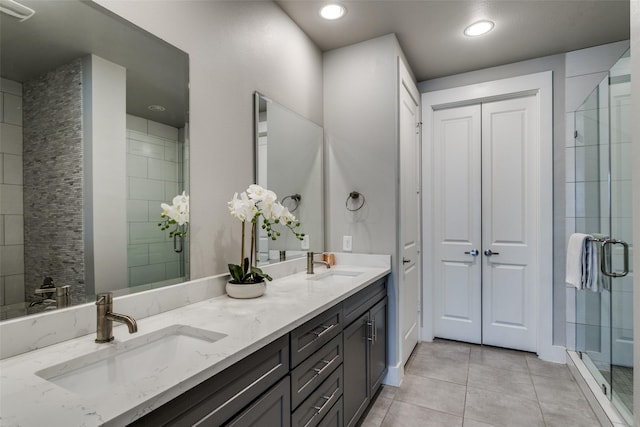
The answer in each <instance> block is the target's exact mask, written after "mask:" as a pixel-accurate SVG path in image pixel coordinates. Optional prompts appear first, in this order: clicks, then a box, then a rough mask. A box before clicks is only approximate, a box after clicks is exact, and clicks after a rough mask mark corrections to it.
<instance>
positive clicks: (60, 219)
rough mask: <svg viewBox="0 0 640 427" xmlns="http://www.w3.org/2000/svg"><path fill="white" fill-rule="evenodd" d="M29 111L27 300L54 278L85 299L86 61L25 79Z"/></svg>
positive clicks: (25, 109) (26, 137) (26, 131)
mask: <svg viewBox="0 0 640 427" xmlns="http://www.w3.org/2000/svg"><path fill="white" fill-rule="evenodd" d="M62 105H64V108H61V106H62ZM23 114H24V116H23V122H24V131H23V132H24V142H23V159H24V161H23V170H24V173H23V176H24V230H25V234H24V245H25V260H24V261H25V262H24V271H25V294H26V295H25V297H26V299H25V300H26V301H33V300H34V299H35V300H39V299H40V298H39V297H35V296H34V294H33V292H34V289H36V288H39V287H40V286H41V285H42V282H43V279H44V277H45V276H50V277H52V278H53V279H54V281H55V284H56V286H63V285H71V299H72V302H74V303H79V302H84V295H85V277H84V241H83V229H84V222H83V214H82V211H81V210H78V209H77V206H78V205H81V204H82V196H83V190H82V189H83V185H82V181H83V168H82V159H83V147H82V145H83V139H82V60H81V59H77V60H75V61H73V62H71V63H69V64H67V65H63V66H61V67H59V68H57V69H55V70H52V71H50V72H48V73H47V74H45V75H43V76H41V77H39V78H37V79H34V80H31V81H28V82H25V83H24V84H23ZM45 153H46V156H45Z"/></svg>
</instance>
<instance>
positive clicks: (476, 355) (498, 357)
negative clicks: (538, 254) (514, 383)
mask: <svg viewBox="0 0 640 427" xmlns="http://www.w3.org/2000/svg"><path fill="white" fill-rule="evenodd" d="M527 354H529V353H523V352H517V351H513V350H504V349H499V348H495V347H486V346H474V347H471V354H470V356H469V362H470V363H476V364H478V365H486V366H491V367H494V368H500V369H506V370H509V371H520V372H529V368H528V367H527V360H526V357H525V355H527Z"/></svg>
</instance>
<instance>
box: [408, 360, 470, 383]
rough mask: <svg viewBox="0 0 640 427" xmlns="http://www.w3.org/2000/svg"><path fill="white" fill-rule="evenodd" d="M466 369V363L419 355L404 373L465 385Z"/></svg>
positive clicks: (467, 365)
mask: <svg viewBox="0 0 640 427" xmlns="http://www.w3.org/2000/svg"><path fill="white" fill-rule="evenodd" d="M468 367H469V364H468V363H467V362H466V361H456V360H451V359H449V358H442V357H438V356H432V355H424V354H421V355H416V357H414V358H413V359H412V360H411V362H410V363H409V364H407V369H406V373H407V374H411V375H417V376H420V377H425V378H433V379H437V380H442V381H449V382H452V383H456V384H462V385H466V384H467V374H468Z"/></svg>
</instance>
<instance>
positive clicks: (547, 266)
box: [421, 71, 566, 363]
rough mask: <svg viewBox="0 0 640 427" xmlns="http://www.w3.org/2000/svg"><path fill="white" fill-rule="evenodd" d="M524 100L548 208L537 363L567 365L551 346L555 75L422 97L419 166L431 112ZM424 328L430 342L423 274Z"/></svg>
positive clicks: (427, 230)
mask: <svg viewBox="0 0 640 427" xmlns="http://www.w3.org/2000/svg"><path fill="white" fill-rule="evenodd" d="M523 95H535V96H536V99H537V103H538V117H539V123H540V126H539V129H540V133H539V141H540V146H539V150H540V151H539V158H538V168H537V170H538V171H539V176H538V184H539V191H538V206H541V207H549V209H545V210H544V211H541V213H540V215H539V217H538V221H539V223H538V242H539V246H538V259H539V262H540V272H539V273H540V283H539V287H538V290H537V293H536V294H537V296H536V298H537V301H536V312H537V317H536V321H537V330H538V338H537V353H538V356H539V357H540V358H541V359H544V360H549V361H554V362H560V363H564V362H565V354H566V353H565V351H564V347H560V346H554V345H553V209H552V208H551V207H552V206H553V176H552V174H550V173H548V171H552V170H553V72H552V71H544V72H541V73H534V74H528V75H524V76H519V77H512V78H508V79H502V80H494V81H489V82H484V83H479V84H473V85H468V86H461V87H457V88H452V89H445V90H439V91H434V92H427V93H424V94H422V122H423V123H424V131H423V138H424V139H423V150H422V164H423V168H424V170H425V171H430V170H432V168H431V165H432V161H433V154H432V147H433V144H432V140H431V139H432V129H433V126H432V123H433V112H434V111H435V110H438V109H443V108H448V107H453V106H461V105H469V104H475V103H479V102H488V101H495V100H500V99H509V98H515V97H519V96H523ZM422 181H423V185H422V188H423V207H422V218H423V233H424V235H425V236H431V235H433V223H432V221H433V218H432V215H431V210H432V205H433V203H434V202H433V200H432V197H431V194H432V191H431V189H432V184H433V179H432V177H431V174H430V173H428V172H427V173H424V174H423V177H422ZM432 246H433V245H432V242H431V240H430V239H428V238H425V239H424V241H423V245H422V250H423V263H424V271H425V272H427V271H433V265H432V264H433V247H432ZM423 278H424V279H423V295H424V299H423V301H424V305H423V328H422V337H421V338H422V340H423V341H431V340H432V339H433V318H432V316H433V312H434V310H433V307H432V304H433V292H434V287H433V283H432V282H433V280H432V277H430V276H429V275H428V274H424V275H423Z"/></svg>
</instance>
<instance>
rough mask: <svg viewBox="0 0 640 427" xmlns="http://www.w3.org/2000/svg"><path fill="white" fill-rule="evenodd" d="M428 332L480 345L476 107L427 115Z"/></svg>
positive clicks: (478, 182)
mask: <svg viewBox="0 0 640 427" xmlns="http://www.w3.org/2000/svg"><path fill="white" fill-rule="evenodd" d="M432 131H433V141H434V146H433V155H434V162H433V172H432V173H433V177H434V178H433V191H434V194H433V199H434V200H435V201H436V203H435V212H434V227H433V234H434V235H433V239H434V245H435V247H434V255H435V261H434V263H433V264H432V265H433V269H434V271H433V277H434V285H435V286H434V298H435V301H436V303H435V304H434V306H433V308H434V311H435V313H434V334H435V336H438V337H443V338H449V339H454V340H458V341H466V342H472V343H480V342H481V332H482V311H481V307H482V306H481V304H480V300H481V296H482V293H481V265H482V256H481V255H480V253H481V249H482V245H481V237H482V233H481V209H480V203H481V183H482V181H481V172H480V165H481V163H480V158H481V143H480V105H471V106H467V107H460V108H450V109H446V110H439V111H436V112H434V115H433V130H432Z"/></svg>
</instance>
